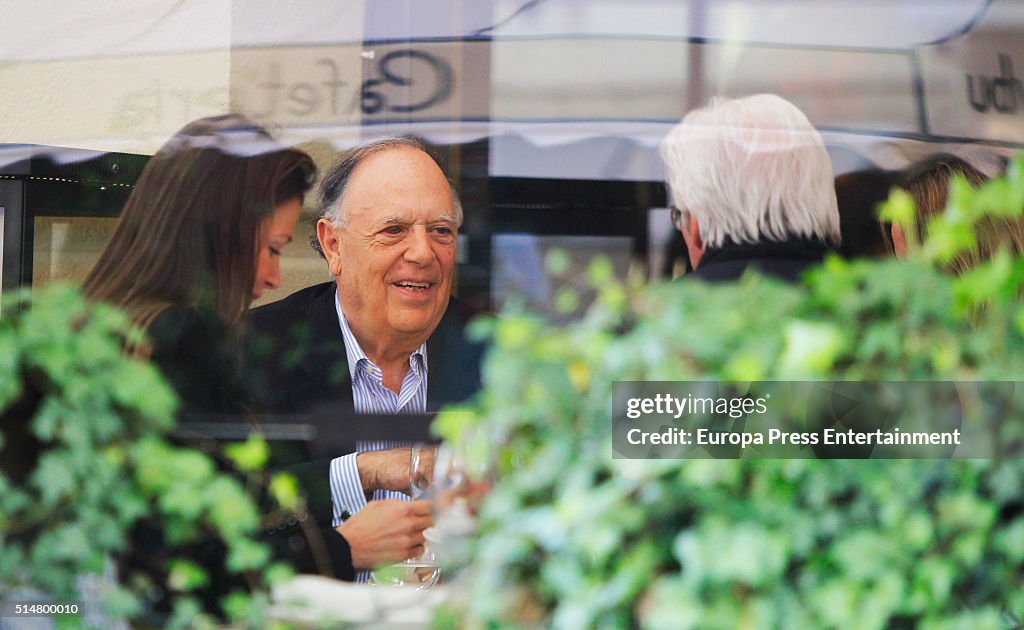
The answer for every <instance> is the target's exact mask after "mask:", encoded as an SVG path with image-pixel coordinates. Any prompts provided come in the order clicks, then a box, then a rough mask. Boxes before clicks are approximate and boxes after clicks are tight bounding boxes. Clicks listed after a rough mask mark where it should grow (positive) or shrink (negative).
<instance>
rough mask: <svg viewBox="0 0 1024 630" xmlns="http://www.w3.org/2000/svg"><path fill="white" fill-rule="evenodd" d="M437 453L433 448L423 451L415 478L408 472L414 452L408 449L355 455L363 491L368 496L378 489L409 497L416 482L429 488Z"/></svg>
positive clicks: (417, 484) (429, 447)
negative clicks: (401, 493)
mask: <svg viewBox="0 0 1024 630" xmlns="http://www.w3.org/2000/svg"><path fill="white" fill-rule="evenodd" d="M436 452H437V447H434V446H424V447H421V448H420V453H419V461H418V465H417V469H416V474H415V478H414V477H413V476H412V475H410V471H409V468H410V459H411V455H412V449H410V448H408V447H405V448H392V449H389V450H386V451H363V452H362V453H359V455H357V456H356V467H357V468H358V469H359V479H360V480H361V481H362V484H363V492H365V493H367V494H369V493H370V492H374V491H375V490H392V491H396V492H404V493H406V494H409V489H410V486H411V485H412V484H413V483H415V485H416V486H417V487H419V488H426V487H427V486H429V485H430V483H431V482H432V481H433V477H434V455H435V454H436Z"/></svg>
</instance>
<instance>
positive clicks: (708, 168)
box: [661, 94, 840, 247]
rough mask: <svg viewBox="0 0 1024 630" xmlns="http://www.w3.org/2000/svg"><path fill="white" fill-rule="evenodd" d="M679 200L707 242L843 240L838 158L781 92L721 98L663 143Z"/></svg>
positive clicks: (688, 117) (671, 182) (709, 244)
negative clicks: (835, 169)
mask: <svg viewBox="0 0 1024 630" xmlns="http://www.w3.org/2000/svg"><path fill="white" fill-rule="evenodd" d="M661 156H662V159H664V161H665V166H666V170H667V173H668V186H669V190H670V195H671V199H672V201H673V203H674V204H675V205H676V206H677V207H678V208H679V209H680V210H682V212H683V215H684V217H685V216H686V214H687V213H690V214H692V215H693V217H694V218H695V219H696V220H697V225H698V226H699V228H700V237H701V240H702V241H703V242H704V245H705V246H707V247H719V246H721V245H722V243H723V242H724V241H726V240H731V241H733V242H735V243H754V242H757V241H760V240H769V241H785V240H789V239H792V238H797V237H803V238H817V239H820V240H823V241H826V242H829V243H831V244H834V245H838V244H839V242H840V235H839V208H838V205H837V204H836V191H835V181H834V180H835V176H834V174H833V171H832V162H831V160H830V159H829V156H828V152H827V151H826V150H825V144H824V142H823V141H822V139H821V135H820V134H819V133H818V131H817V130H816V129H815V128H814V126H813V125H811V123H810V121H808V120H807V117H806V116H805V115H804V114H803V112H801V111H800V110H799V109H797V108H796V106H794V105H793V104H792V103H790V102H789V101H787V100H785V99H783V98H781V97H779V96H776V95H774V94H758V95H755V96H748V97H745V98H738V99H725V98H715V99H713V100H712V101H711V102H710V103H709V104H708V105H707V106H706V107H703V108H701V109H696V110H694V111H692V112H690V113H688V114H687V115H686V116H684V117H683V120H682V121H681V122H680V123H679V124H678V125H676V127H675V128H674V129H672V131H671V132H670V133H669V134H668V136H667V137H666V138H665V140H664V141H663V142H662V144H661Z"/></svg>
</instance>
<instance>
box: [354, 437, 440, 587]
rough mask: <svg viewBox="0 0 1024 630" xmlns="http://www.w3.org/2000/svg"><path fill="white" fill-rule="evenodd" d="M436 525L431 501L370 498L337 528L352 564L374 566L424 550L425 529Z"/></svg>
mask: <svg viewBox="0 0 1024 630" xmlns="http://www.w3.org/2000/svg"><path fill="white" fill-rule="evenodd" d="M407 450H408V449H407ZM432 524H433V521H432V520H431V518H430V502H429V501H399V500H397V499H385V500H383V501H370V502H369V503H367V504H366V507H364V508H363V509H362V510H360V511H359V512H357V513H356V514H355V515H354V516H352V517H351V518H349V519H348V520H347V521H345V522H344V523H342V524H341V525H340V526H338V527H337V528H336V531H337V532H338V533H339V534H341V535H342V537H343V538H344V539H345V540H347V541H348V546H349V548H350V549H351V550H352V566H354V567H355V568H356V569H357V570H358V569H373V568H376V567H379V566H381V565H384V564H392V563H395V562H401V561H402V560H405V559H407V558H413V557H415V556H417V555H419V554H420V553H422V552H423V530H424V529H426V528H428V527H430V526H431V525H432Z"/></svg>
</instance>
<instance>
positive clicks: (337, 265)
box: [316, 219, 341, 276]
mask: <svg viewBox="0 0 1024 630" xmlns="http://www.w3.org/2000/svg"><path fill="white" fill-rule="evenodd" d="M335 232H336V231H335V228H334V226H333V225H331V222H330V221H328V220H327V219H320V220H319V221H317V222H316V238H317V240H318V241H320V248H321V249H323V250H324V257H325V258H326V259H327V268H328V269H330V271H331V275H332V276H337V275H340V274H341V241H340V240H338V235H337V234H336V233H335Z"/></svg>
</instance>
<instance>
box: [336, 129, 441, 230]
mask: <svg viewBox="0 0 1024 630" xmlns="http://www.w3.org/2000/svg"><path fill="white" fill-rule="evenodd" d="M342 206H343V208H344V209H345V210H347V211H348V215H349V218H350V220H357V219H359V218H360V217H361V218H362V219H364V220H369V221H371V222H377V221H382V220H385V219H399V220H404V221H439V220H443V219H445V218H449V217H454V216H455V209H454V208H453V200H452V190H451V187H450V186H449V184H448V180H447V178H445V176H444V173H442V172H441V169H440V168H439V167H438V166H437V164H436V163H435V162H434V160H433V159H432V158H431V157H430V156H428V155H427V154H426V153H423V152H422V151H419V150H417V149H413V148H409V147H402V148H396V149H390V150H386V151H382V152H380V153H377V154H374V155H371V156H369V157H367V158H366V159H365V160H364V161H363V162H362V163H360V164H359V166H358V167H356V169H355V171H354V172H353V173H352V179H351V181H350V182H349V185H348V187H347V189H346V191H345V195H344V198H343V199H342Z"/></svg>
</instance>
